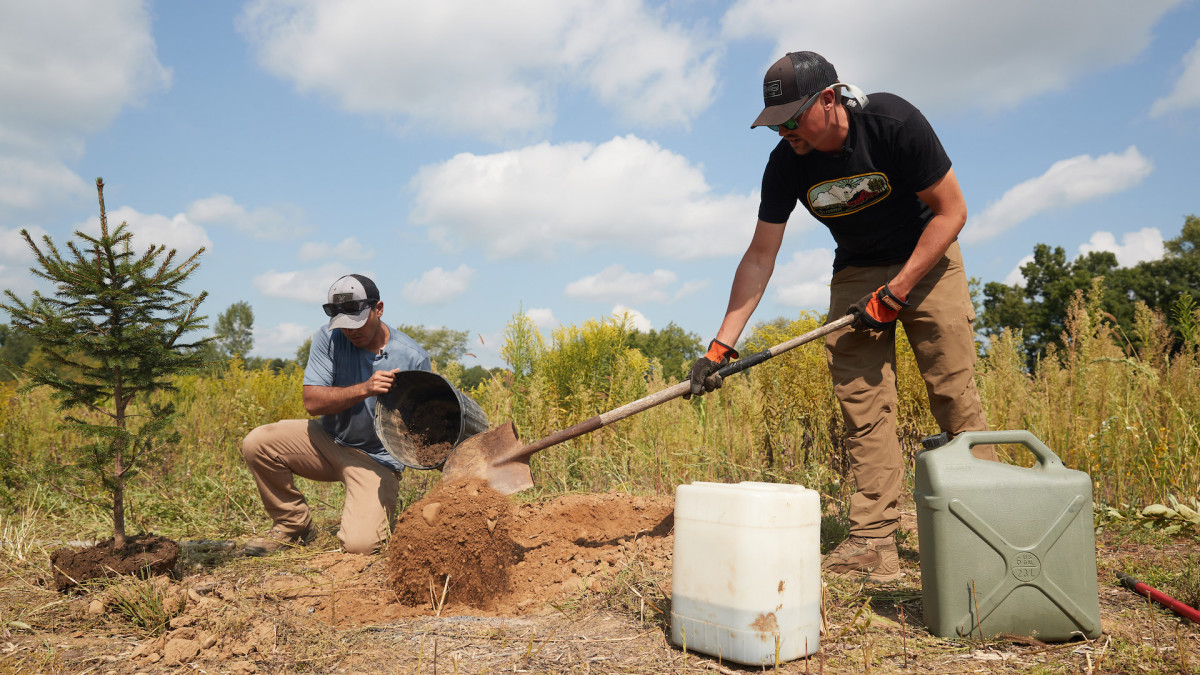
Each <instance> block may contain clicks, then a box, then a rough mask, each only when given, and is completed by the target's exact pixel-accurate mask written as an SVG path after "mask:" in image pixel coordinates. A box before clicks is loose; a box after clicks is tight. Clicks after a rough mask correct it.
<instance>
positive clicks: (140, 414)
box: [0, 178, 211, 549]
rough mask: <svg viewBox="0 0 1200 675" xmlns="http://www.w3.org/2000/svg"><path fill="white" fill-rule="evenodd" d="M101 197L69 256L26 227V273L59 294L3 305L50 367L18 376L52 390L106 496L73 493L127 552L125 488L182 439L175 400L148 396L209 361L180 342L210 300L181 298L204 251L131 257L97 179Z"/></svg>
mask: <svg viewBox="0 0 1200 675" xmlns="http://www.w3.org/2000/svg"><path fill="white" fill-rule="evenodd" d="M96 193H97V195H98V197H99V200H100V234H99V236H92V235H89V234H86V233H84V232H82V231H78V230H77V231H76V232H75V237H76V238H77V240H78V242H77V241H75V240H72V241H69V242H67V249H68V254H67V255H66V256H64V255H63V253H62V252H60V251H59V249H58V248H57V247H55V245H54V242H53V241H52V240H51V239H50V237H49V236H48V235H47V236H43V237H42V244H43V246H42V247H39V246H38V244H37V243H35V242H34V240H33V238H32V237H31V236H30V235H29V233H28V232H27V231H26V230H21V236H22V237H24V238H25V241H26V242H27V243H28V244H29V247H30V248H31V249H32V250H33V253H34V256H35V257H36V259H37V267H33V268H30V271H31V272H32V273H33V274H34V275H35V276H37V277H40V278H42V279H44V280H46V281H48V282H50V284H51V285H52V286H53V287H54V293H53V295H48V296H47V295H42V294H41V293H39V292H37V291H34V293H33V298H32V300H30V301H29V302H25V301H23V300H21V299H20V298H18V297H17V296H16V295H14V294H13V292H12V291H11V290H5V291H4V295H5V296H6V298H7V300H8V301H7V302H0V308H3V309H4V310H6V311H7V312H8V313H9V316H10V317H11V318H12V324H13V326H14V327H17V328H19V329H20V330H22V331H24V332H25V333H26V334H28V335H29V336H31V337H32V338H33V339H34V340H35V341H36V342H37V344H38V345H39V346H40V347H41V348H42V349H43V350H44V352H45V354H46V355H47V357H48V360H49V362H50V366H51V367H39V366H30V365H29V364H26V366H23V367H16V368H15V369H16V370H17V371H19V372H20V373H21V374H22V375H23V376H24V377H25V378H26V381H25V383H24V384H23V385H22V386H21V391H28V390H30V389H33V388H35V387H40V386H45V387H49V388H50V389H51V392H52V396H53V397H54V399H55V400H56V402H57V403H58V409H59V410H60V411H62V412H63V425H62V427H63V428H64V429H66V430H69V431H72V432H75V433H77V434H78V435H79V436H81V437H82V438H83V439H85V440H84V443H83V444H82V445H81V446H79V447H78V448H76V450H77V451H78V460H77V462H76V463H75V464H74V465H73V468H76V469H79V470H81V471H82V472H84V473H85V474H87V475H91V476H93V477H94V478H95V479H98V482H99V488H100V491H99V494H100V495H102V496H107V497H109V498H111V499H110V502H109V503H108V504H107V505H105V504H103V503H99V502H97V501H96V500H93V499H90V498H89V497H87V496H86V495H77V496H79V497H80V498H81V499H84V500H86V501H88V502H90V503H93V504H95V505H97V506H99V507H101V508H105V509H107V510H109V511H110V512H111V514H112V519H113V544H114V547H115V548H117V549H123V548H124V547H125V542H126V534H125V484H126V482H127V481H128V480H129V479H131V478H132V477H133V476H134V475H135V474H136V473H137V471H138V469H139V468H140V467H141V466H142V465H143V464H145V463H147V462H148V461H152V460H154V459H157V458H159V457H160V451H161V450H162V449H163V448H164V447H165V446H166V445H168V444H170V443H173V442H175V441H177V440H178V437H179V434H178V432H174V431H172V430H171V428H170V423H171V419H172V418H173V417H174V415H175V406H174V404H173V403H171V402H169V401H168V402H166V403H162V402H161V397H156V396H155V394H156V393H159V392H170V391H173V390H174V389H175V387H174V385H173V383H172V378H173V377H174V376H175V375H178V374H183V373H187V372H193V371H195V370H197V369H199V368H200V367H201V366H203V364H204V359H203V355H202V354H201V351H200V349H199V348H200V347H202V346H203V345H204V344H205V343H206V342H207V341H208V339H201V340H198V341H195V342H185V341H184V340H183V338H184V336H185V335H187V334H189V333H191V332H192V331H195V330H200V329H204V328H207V326H205V325H204V324H203V322H204V320H205V317H203V316H199V315H198V314H197V310H198V309H199V307H200V303H201V302H203V301H204V298H205V297H206V296H207V293H206V292H201V293H200V295H199V296H198V297H192V296H191V295H189V294H188V293H187V292H185V291H184V290H183V284H184V282H185V281H187V279H188V277H189V275H191V273H192V272H193V271H195V270H196V268H197V267H198V266H199V264H200V263H199V258H200V254H202V253H203V252H204V249H203V248H201V249H200V250H198V251H196V252H195V253H193V254H192V255H191V257H189V258H187V259H186V260H184V261H182V262H179V261H178V259H177V256H176V253H175V250H174V249H171V250H170V251H168V250H167V249H166V247H165V246H162V245H151V246H149V247H148V248H147V249H146V251H145V252H144V253H142V254H141V255H138V254H136V253H135V252H134V250H133V244H132V240H133V233H132V232H130V231H129V230H128V229H127V224H126V223H124V222H123V223H121V224H120V225H119V226H117V227H116V229H113V230H111V231H110V230H109V227H108V216H107V214H106V213H105V210H104V181H103V179H101V178H97V179H96ZM210 339H211V338H210ZM81 410H82V411H88V412H89V413H90V414H86V415H83V414H81V413H80V411H81Z"/></svg>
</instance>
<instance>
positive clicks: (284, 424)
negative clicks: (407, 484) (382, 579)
mask: <svg viewBox="0 0 1200 675" xmlns="http://www.w3.org/2000/svg"><path fill="white" fill-rule="evenodd" d="M242 457H244V458H245V459H246V465H247V466H248V467H249V468H250V473H251V474H253V475H254V482H255V483H257V484H258V494H259V496H261V497H262V501H263V506H264V507H265V508H266V510H267V515H268V516H270V517H271V520H273V521H274V522H275V526H276V527H277V528H279V529H280V530H282V531H284V532H287V533H289V534H298V533H300V532H303V531H305V530H306V529H307V528H308V526H309V524H310V523H311V522H312V517H311V515H310V514H309V509H308V503H307V502H306V501H305V499H304V495H303V494H301V493H300V491H299V490H297V489H296V485H295V483H294V481H293V480H292V477H293V476H301V477H304V478H308V479H310V480H318V481H327V482H333V481H338V482H341V483H344V484H345V485H346V503H345V506H344V507H343V508H342V525H341V528H340V529H339V530H338V534H337V536H338V540H339V541H341V542H342V547H343V548H345V549H346V551H347V552H348V553H373V552H375V551H378V550H379V547H380V545H381V544H382V543H383V542H384V541H386V540H387V538H388V535H389V533H390V532H391V525H392V519H393V517H394V515H395V512H396V496H397V494H398V492H399V489H400V488H399V483H398V482H397V480H396V474H395V472H393V471H392V470H391V469H389V468H387V467H385V466H383V465H381V464H380V463H379V462H376V461H375V460H373V459H371V457H370V456H369V455H367V454H366V453H365V452H362V451H361V450H358V449H357V448H348V447H346V446H344V445H338V444H337V443H335V442H334V440H333V437H332V436H330V435H329V434H328V433H327V432H326V431H325V430H324V429H322V428H321V422H320V420H283V421H281V422H275V423H274V424H265V425H263V426H261V427H258V428H256V429H254V430H253V431H251V432H250V433H249V434H247V435H246V438H245V439H244V440H243V441H242Z"/></svg>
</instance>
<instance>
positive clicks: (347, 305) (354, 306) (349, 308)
mask: <svg viewBox="0 0 1200 675" xmlns="http://www.w3.org/2000/svg"><path fill="white" fill-rule="evenodd" d="M377 302H379V301H378V300H346V301H345V302H327V303H325V304H324V305H321V309H323V310H325V316H337V315H338V314H358V313H359V312H361V311H363V310H364V309H366V308H367V307H374V306H375V303H377Z"/></svg>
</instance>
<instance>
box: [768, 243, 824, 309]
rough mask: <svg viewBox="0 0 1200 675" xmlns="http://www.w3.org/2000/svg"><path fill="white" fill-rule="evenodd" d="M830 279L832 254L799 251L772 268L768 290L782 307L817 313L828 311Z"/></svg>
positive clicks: (822, 250)
mask: <svg viewBox="0 0 1200 675" xmlns="http://www.w3.org/2000/svg"><path fill="white" fill-rule="evenodd" d="M832 276H833V251H831V250H829V249H827V248H816V249H812V250H808V251H798V252H796V253H795V254H793V255H792V259H791V260H788V261H787V262H785V263H784V264H782V265H777V266H776V267H775V273H774V274H773V275H772V276H771V286H772V287H774V288H775V297H776V299H777V300H778V302H779V304H781V305H783V306H785V307H800V308H810V309H817V310H825V309H828V308H829V280H830V278H831V277H832Z"/></svg>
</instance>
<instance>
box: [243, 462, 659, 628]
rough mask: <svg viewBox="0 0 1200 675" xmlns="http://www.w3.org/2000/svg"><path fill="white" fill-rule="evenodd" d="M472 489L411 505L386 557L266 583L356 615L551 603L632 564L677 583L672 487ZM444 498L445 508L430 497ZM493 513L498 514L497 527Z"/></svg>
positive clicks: (608, 583) (277, 591) (316, 561)
mask: <svg viewBox="0 0 1200 675" xmlns="http://www.w3.org/2000/svg"><path fill="white" fill-rule="evenodd" d="M447 488H450V489H447ZM470 489H472V488H469V487H467V486H466V485H460V486H439V487H437V488H435V489H434V491H433V492H431V493H430V494H429V495H428V496H426V497H425V498H424V499H422V500H420V501H418V502H416V503H414V504H413V505H412V506H410V507H409V508H407V509H405V511H404V512H403V513H402V514H401V515H400V517H399V518H398V519H397V523H396V529H395V533H394V534H393V536H392V539H391V542H390V543H389V544H388V553H387V555H386V556H384V557H382V558H379V557H374V556H358V555H349V554H345V553H337V552H330V553H321V554H317V555H315V556H313V557H312V558H308V559H307V560H306V564H305V572H304V574H291V573H280V574H274V575H271V576H270V577H269V578H267V579H265V580H264V581H263V584H262V587H261V590H262V591H264V592H266V593H268V594H269V595H270V596H271V597H273V598H275V599H277V600H279V601H281V602H282V606H283V607H284V608H286V609H287V610H288V611H290V612H293V613H295V614H296V615H299V616H318V617H322V618H324V619H325V620H327V621H329V622H330V623H331V624H332V625H337V626H347V625H365V624H377V623H383V622H387V621H394V620H397V619H401V618H404V617H422V616H433V615H434V614H437V613H438V610H439V607H440V609H441V612H440V613H441V615H442V616H480V617H488V616H507V617H514V616H525V615H538V614H545V613H549V612H554V611H556V610H555V609H554V605H555V604H559V603H562V602H565V601H568V600H569V599H570V598H572V597H578V596H579V595H580V594H582V593H585V592H604V591H605V590H607V589H609V588H614V587H620V584H621V582H620V580H619V576H620V575H621V573H622V572H623V571H624V570H625V569H626V568H628V567H638V568H639V569H638V570H637V572H638V576H639V577H646V576H652V577H655V578H659V579H661V582H660V583H661V584H662V586H663V588H664V589H669V588H670V584H671V582H670V571H671V551H672V547H673V544H674V537H673V536H672V535H673V528H674V509H675V503H674V500H673V499H672V498H671V497H670V496H662V497H639V496H632V495H628V494H623V493H609V494H573V495H572V494H568V495H560V496H558V497H555V498H553V499H549V500H545V501H539V502H528V503H523V504H519V505H515V504H513V503H512V500H510V499H509V498H507V497H503V496H501V495H500V494H499V493H496V492H495V491H493V490H491V489H490V488H487V487H486V486H482V485H481V484H475V486H474V488H473V489H475V490H476V491H477V493H478V494H476V495H471V494H470ZM435 503H436V504H439V505H441V506H440V510H439V509H430V508H429V507H430V506H431V505H432V504H435ZM427 509H429V513H430V515H431V517H432V512H433V511H434V510H438V513H437V515H436V517H435V518H433V520H434V524H433V525H430V524H429V522H427V521H426V520H425V515H424V514H425V513H426V510H427ZM489 513H495V514H497V516H498V517H494V519H495V521H496V525H495V527H494V528H493V529H492V530H491V531H489V530H488V527H487V521H488V519H489V518H493V516H491V515H489ZM459 539H462V541H461V542H460V541H459ZM410 546H411V547H412V549H411V550H410V549H409V547H410ZM506 552H508V553H509V554H511V557H508V555H507V554H506ZM485 560H490V561H492V562H491V563H490V567H489V565H488V564H487V563H484V562H483V561H485ZM447 574H449V575H450V583H449V585H448V586H447V585H446V581H445V575H447ZM431 586H432V588H431ZM221 588H222V589H223V590H225V591H227V592H228V593H229V594H231V595H235V594H236V592H237V591H236V589H235V588H233V587H232V586H229V588H227V589H224V588H223V585H222V586H221ZM443 588H445V589H446V598H445V601H444V603H443V601H442V598H441V594H442V589H443Z"/></svg>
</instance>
